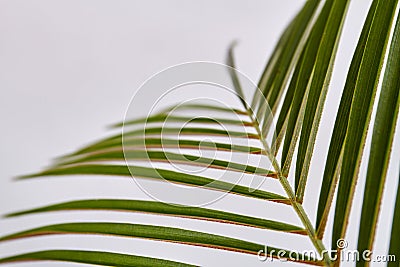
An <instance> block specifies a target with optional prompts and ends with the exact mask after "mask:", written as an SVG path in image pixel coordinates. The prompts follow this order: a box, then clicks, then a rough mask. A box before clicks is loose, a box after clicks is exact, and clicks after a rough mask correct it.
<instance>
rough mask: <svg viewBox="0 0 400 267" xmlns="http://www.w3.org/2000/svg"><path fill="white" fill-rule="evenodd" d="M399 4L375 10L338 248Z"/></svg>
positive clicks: (345, 173) (346, 164)
mask: <svg viewBox="0 0 400 267" xmlns="http://www.w3.org/2000/svg"><path fill="white" fill-rule="evenodd" d="M396 5H397V1H378V4H377V5H376V11H372V12H375V16H374V19H373V21H372V24H371V29H370V31H369V36H368V39H367V43H366V45H365V46H366V47H365V51H366V53H365V55H364V57H363V60H362V62H361V67H360V70H359V73H358V76H357V83H356V86H355V91H354V98H353V102H352V106H351V110H350V115H349V116H350V117H349V125H348V129H347V134H346V140H351V141H349V142H347V141H346V142H345V145H344V152H343V153H344V154H343V164H342V168H341V172H340V180H339V188H338V197H337V204H336V209H335V217H334V225H333V233H332V246H333V247H334V248H336V246H337V244H336V241H337V240H339V239H342V238H344V236H345V233H346V229H347V225H348V218H349V215H350V209H351V204H352V197H353V195H354V189H355V184H356V181H357V177H358V170H359V166H360V161H361V156H362V152H363V148H364V143H365V138H366V135H367V130H368V125H369V121H370V116H371V112H372V108H373V103H374V97H375V92H376V88H377V85H378V81H379V74H380V70H381V67H382V63H383V59H384V55H385V47H386V45H387V42H388V38H389V36H390V35H389V33H390V28H391V24H392V18H393V16H394V14H395V10H396Z"/></svg>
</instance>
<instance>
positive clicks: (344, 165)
mask: <svg viewBox="0 0 400 267" xmlns="http://www.w3.org/2000/svg"><path fill="white" fill-rule="evenodd" d="M349 2H350V1H349V0H326V1H317V0H309V1H307V2H306V3H305V5H304V6H303V8H302V9H301V10H300V11H299V13H298V14H297V15H296V16H295V18H294V19H293V20H292V21H291V23H290V24H289V25H288V26H287V28H286V29H285V31H284V32H283V34H282V36H281V38H280V39H279V41H278V43H277V45H276V47H275V49H274V52H273V54H272V56H271V58H270V60H269V61H268V63H267V65H266V67H265V70H264V72H263V74H262V75H261V78H260V81H259V83H258V87H259V90H256V91H255V92H254V96H253V99H252V102H251V104H248V102H246V99H245V94H244V93H245V92H244V89H245V88H244V87H242V84H241V80H240V75H239V73H238V71H237V70H236V65H235V58H234V46H235V44H233V45H231V47H230V48H229V50H228V54H227V65H228V66H229V67H228V68H227V71H229V74H230V77H231V79H232V84H233V89H234V90H235V92H236V94H237V96H238V98H239V100H240V102H241V104H242V106H243V107H241V108H237V107H232V108H227V107H220V106H214V105H206V104H181V103H177V105H173V106H171V107H168V108H165V109H163V110H160V111H158V112H156V113H154V114H153V115H151V116H149V117H140V118H136V119H132V120H127V121H125V122H119V123H116V124H114V125H112V126H111V128H113V129H114V130H120V131H121V133H117V134H114V135H112V136H110V137H107V138H104V139H101V140H99V141H96V142H94V143H92V144H90V145H88V146H86V147H83V148H81V149H79V150H77V151H75V152H72V153H70V154H67V155H63V156H62V157H59V158H56V159H55V160H54V162H53V164H52V165H51V166H50V167H48V168H46V169H45V170H43V171H41V172H38V173H34V174H30V175H25V176H22V177H19V178H18V180H28V179H29V180H30V179H37V178H43V177H46V178H50V179H54V178H55V177H58V176H70V175H79V177H80V176H82V175H85V176H90V175H92V176H94V175H104V176H113V178H112V179H115V177H122V178H131V177H135V178H137V179H153V180H156V181H159V182H171V183H177V184H181V185H184V186H187V187H190V188H194V187H201V188H202V189H203V190H214V191H222V192H223V193H226V194H236V195H239V196H240V197H241V198H249V199H250V200H251V199H258V200H262V201H265V202H266V203H271V202H274V205H278V206H279V207H290V208H291V211H292V212H293V211H294V213H295V214H296V216H297V217H298V219H299V221H300V222H301V224H302V225H295V224H291V223H287V222H284V221H282V220H274V219H272V217H273V216H271V215H272V214H268V216H271V218H270V217H267V218H261V217H257V216H247V215H243V214H239V213H234V212H227V211H224V210H215V209H207V208H203V207H194V206H184V205H182V204H178V203H161V202H158V201H145V200H135V199H84V200H75V201H69V202H61V203H57V204H51V205H48V206H43V207H39V208H33V209H29V210H24V211H19V212H14V213H11V214H8V215H6V217H7V218H8V217H19V216H23V215H30V214H41V213H47V212H67V211H71V210H82V211H93V210H102V211H119V212H139V213H150V214H154V215H160V216H177V217H182V218H185V219H188V220H201V221H212V222H213V223H217V224H221V225H222V224H236V225H239V226H245V227H249V228H259V229H264V230H272V231H276V232H277V233H276V234H279V235H282V236H292V235H298V236H299V235H300V236H304V237H306V238H308V239H309V241H310V242H311V243H312V244H313V246H314V249H315V251H316V252H317V253H318V255H319V257H318V258H317V257H307V255H304V254H302V253H301V252H299V251H296V250H291V249H288V248H282V249H281V248H275V247H272V246H269V244H267V245H268V247H266V246H265V244H258V243H254V242H252V241H249V240H242V239H238V238H234V237H230V236H223V235H216V234H211V233H206V232H200V231H194V230H188V229H181V228H176V227H166V226H156V225H145V224H130V223H117V222H80V221H78V222H71V223H61V224H60V223H58V224H53V223H48V224H46V225H44V226H41V227H37V228H32V229H28V230H25V231H21V232H18V233H11V234H8V235H6V236H3V237H0V242H6V241H7V242H11V241H12V240H14V239H24V238H30V237H35V236H37V237H39V236H47V235H69V234H90V235H112V236H116V237H125V238H142V239H151V240H157V241H162V242H175V243H180V244H184V245H193V246H203V247H207V248H211V249H223V250H229V251H232V252H235V253H245V254H251V255H258V254H259V253H260V252H262V253H264V255H268V256H271V257H280V258H284V259H286V260H290V261H294V262H298V263H304V264H311V265H320V266H338V265H340V258H339V259H337V260H336V261H335V260H334V259H331V257H330V256H331V255H330V254H329V253H326V251H327V250H328V249H330V248H331V249H337V244H336V241H337V240H339V239H343V238H345V237H346V230H347V228H348V220H349V215H350V212H351V208H352V200H353V195H354V190H355V186H356V182H357V180H358V177H359V176H360V174H359V168H360V164H361V158H362V156H363V153H364V149H363V148H364V146H365V143H366V136H367V130H368V128H369V126H370V124H371V123H370V121H371V114H372V110H373V107H374V103H375V94H376V92H377V91H378V87H379V81H380V79H381V74H382V73H383V74H384V75H383V79H382V86H380V87H381V90H380V95H379V98H378V99H379V100H378V105H377V115H376V118H375V120H374V130H373V133H372V139H371V152H370V155H369V162H368V171H367V175H366V183H365V185H366V187H365V192H364V198H363V209H362V216H361V219H362V222H363V224H361V225H360V232H359V235H358V248H359V249H360V250H364V249H372V245H373V241H374V236H375V228H376V225H377V220H378V216H379V207H380V202H381V199H382V194H383V187H384V184H385V178H386V172H387V169H388V164H389V159H390V155H391V147H392V144H393V138H394V131H395V128H396V127H395V126H396V122H397V115H398V111H399V105H400V94H399V88H400V75H399V73H400V44H399V34H400V30H399V27H400V26H399V24H400V23H399V18H397V23H396V26H395V29H394V31H393V34H392V24H393V21H394V19H395V14H396V12H397V9H398V1H397V0H374V1H373V2H372V4H371V6H370V9H369V12H368V15H367V18H366V20H365V23H364V26H363V29H362V32H361V35H360V37H359V41H358V44H357V47H356V50H355V52H354V55H353V59H352V62H351V65H350V68H349V71H348V74H347V78H346V83H345V86H344V89H343V93H342V98H341V101H340V106H339V109H338V112H337V114H336V121H335V125H334V126H333V127H334V128H333V133H332V135H331V138H330V144H329V150H328V155H327V159H326V164H325V169H324V173H323V174H321V176H320V178H319V177H312V178H313V179H321V180H320V184H321V191H320V194H319V196H318V197H319V201H318V203H315V204H316V206H317V214H316V222H315V223H313V222H312V220H311V219H310V216H309V213H308V212H306V210H305V207H304V205H303V200H304V197H305V196H306V195H307V194H306V193H307V191H306V188H307V181H308V180H309V179H310V178H311V177H310V174H309V169H310V165H311V162H312V157H313V155H314V154H315V143H316V138H317V134H318V130H319V125H320V121H321V117H322V112H323V110H324V107H325V106H326V104H325V100H326V96H327V93H328V91H329V90H330V86H329V85H330V79H331V76H332V71H333V67H334V61H335V57H336V51H337V48H338V46H339V43H340V42H339V41H340V36H341V32H342V27H343V24H344V21H345V19H346V16H347V9H348V6H349ZM392 36H393V38H392ZM389 42H391V45H390V49H389V53H388V59H387V62H386V63H385V55H386V53H387V47H388V44H389ZM175 110H180V111H182V110H184V111H186V112H187V113H186V114H185V115H173V114H172V113H171V112H172V111H175ZM199 111H207V112H212V113H213V114H215V116H213V117H209V116H194V114H198V113H199ZM188 114H189V115H188ZM272 116H273V117H274V118H275V119H276V120H275V122H276V123H275V124H274V120H273V119H272ZM187 121H190V122H191V123H193V124H194V125H195V126H193V125H192V124H190V125H188V126H185V127H177V126H176V125H175V124H176V123H181V122H187ZM160 124H162V126H160ZM216 125H223V126H224V128H223V129H219V128H216V127H215V126H216ZM235 127H236V128H235ZM237 127H240V129H241V130H237ZM271 131H274V132H275V135H274V137H273V138H272V142H269V140H267V136H268V135H269V134H270V133H271ZM182 137H184V138H182ZM204 137H218V138H222V139H223V138H225V139H224V141H220V140H218V141H216V142H211V141H203V138H204ZM227 139H229V141H226V140H227ZM243 141H244V142H246V143H247V144H243ZM250 141H251V142H250ZM253 141H254V142H253ZM255 143H257V144H255ZM166 148H171V149H175V150H177V149H179V152H175V151H174V152H171V151H165V150H164V149H166ZM194 149H195V150H199V151H205V150H211V151H220V152H229V153H231V154H234V155H239V154H240V155H242V156H250V155H251V156H257V157H260V158H262V159H263V160H266V161H268V162H269V164H270V166H264V165H262V166H257V164H248V163H246V162H244V163H243V162H237V161H234V160H232V159H228V160H227V159H222V158H219V156H218V155H217V156H216V157H215V158H212V157H207V156H205V155H203V154H200V155H194V154H192V153H191V150H194ZM182 151H184V152H182ZM143 162H146V163H151V166H146V167H145V166H142V165H141V164H140V163H143ZM292 162H293V163H294V164H292ZM153 163H155V164H158V165H157V166H153V165H152V164H153ZM163 164H164V165H163ZM173 164H179V165H189V166H197V167H202V168H206V169H215V170H216V171H221V170H223V171H226V172H225V173H224V175H225V176H226V177H227V178H228V180H220V179H217V178H213V177H208V176H206V175H205V174H203V173H201V174H198V173H197V174H192V173H189V172H185V171H184V170H180V169H178V170H170V169H169V167H171V166H173ZM165 166H168V167H165ZM234 174H236V175H237V174H246V175H249V176H251V177H253V178H254V177H258V178H261V179H262V180H263V181H264V180H268V181H271V182H275V183H277V184H278V185H280V187H281V189H283V191H284V193H285V194H282V193H277V192H273V190H272V189H271V190H270V189H264V188H261V187H258V188H256V187H254V186H251V185H242V184H239V183H237V182H236V181H234V179H233V177H234ZM107 178H108V179H110V177H107ZM292 184H293V186H292ZM337 185H338V190H337V200H336V206H334V207H332V205H333V203H334V195H335V192H336V187H337ZM399 195H400V193H398V197H397V204H396V208H395V213H394V214H395V215H394V220H393V230H392V239H391V246H390V253H393V254H396V253H397V255H398V252H399V246H400V245H399V242H398V238H396V237H395V236H396V235H397V234H398V231H399V230H398V229H399V227H398V224H399V223H398V221H399V213H400V212H399V203H398V202H399ZM333 209H335V214H334V220H333V229H332V245H331V246H327V242H326V240H325V239H324V233H325V231H326V230H327V229H326V226H327V221H328V217H329V214H330V211H331V210H333ZM286 211H287V209H282V212H281V215H283V216H284V215H286V214H285V212H286ZM289 245H290V244H288V246H289ZM265 250H266V251H265ZM277 251H283V253H281V254H279V255H276V252H277ZM39 260H51V261H67V262H75V263H83V264H93V265H103V266H194V265H189V264H186V263H178V262H175V261H170V260H164V259H155V258H148V257H143V256H139V255H127V254H118V253H114V252H106V251H78V250H48V251H37V252H32V253H26V254H20V255H17V256H12V257H7V258H4V259H0V264H2V263H12V262H20V261H39ZM190 264H195V265H198V264H201V263H198V262H196V263H190ZM357 264H358V265H359V266H365V265H367V263H366V262H363V261H360V262H358V263H357Z"/></svg>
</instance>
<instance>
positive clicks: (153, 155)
mask: <svg viewBox="0 0 400 267" xmlns="http://www.w3.org/2000/svg"><path fill="white" fill-rule="evenodd" d="M125 160H127V161H129V162H132V161H140V160H142V161H143V160H144V161H155V162H157V161H158V162H168V163H180V164H187V165H195V166H205V167H208V168H215V169H223V170H231V171H236V172H244V173H251V174H259V175H263V176H269V177H275V176H276V175H275V173H274V172H273V171H269V170H266V169H263V168H258V167H255V166H251V165H244V164H240V163H235V162H229V161H225V160H219V159H212V158H206V157H201V156H195V155H189V154H178V153H173V152H166V151H151V150H139V149H137V150H127V149H124V151H121V150H120V151H103V152H99V153H95V154H89V155H85V156H83V157H79V158H76V159H72V160H68V161H62V162H60V163H59V164H58V165H57V166H62V165H67V164H77V163H88V162H98V161H122V162H125Z"/></svg>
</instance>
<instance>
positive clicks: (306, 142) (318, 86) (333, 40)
mask: <svg viewBox="0 0 400 267" xmlns="http://www.w3.org/2000/svg"><path fill="white" fill-rule="evenodd" d="M328 2H329V1H328ZM328 2H327V4H328ZM332 2H333V3H332V7H331V8H330V12H329V15H328V17H327V18H326V20H327V21H326V24H325V22H322V21H319V20H317V22H316V24H315V26H316V29H318V28H319V27H318V26H319V23H321V22H322V23H321V24H322V25H321V28H322V26H323V27H324V28H323V34H322V35H321V40H320V43H319V47H318V52H317V55H316V58H315V63H314V70H313V75H312V79H311V82H310V83H311V84H310V85H309V86H310V89H309V90H310V92H309V94H308V98H307V105H306V109H305V114H307V115H306V116H305V117H304V122H303V125H302V128H301V136H300V142H299V149H298V153H297V161H296V174H295V184H297V185H298V187H297V190H296V197H297V199H298V201H299V202H302V201H303V198H304V191H305V188H306V184H307V177H308V170H309V167H310V163H311V157H312V154H313V151H314V144H315V139H316V137H317V132H318V128H319V123H320V120H321V115H322V110H323V108H324V104H325V98H326V94H327V91H328V86H329V83H330V79H331V75H332V68H333V63H334V60H335V56H336V50H337V47H338V43H339V39H340V34H341V32H342V26H343V23H344V19H345V16H346V13H347V7H348V4H349V1H348V0H334V1H333V0H332ZM324 8H328V6H327V5H326V6H325V7H324ZM322 14H324V10H323V11H322V12H321V15H322ZM321 18H324V17H321ZM324 24H325V25H324ZM316 31H318V30H316ZM314 49H315V48H314Z"/></svg>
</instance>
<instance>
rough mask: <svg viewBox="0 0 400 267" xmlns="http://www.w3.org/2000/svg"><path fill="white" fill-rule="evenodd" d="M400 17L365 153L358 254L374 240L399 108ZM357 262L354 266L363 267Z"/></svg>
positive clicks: (362, 264)
mask: <svg viewBox="0 0 400 267" xmlns="http://www.w3.org/2000/svg"><path fill="white" fill-rule="evenodd" d="M399 74H400V17H398V19H397V23H396V26H395V29H394V35H393V39H392V44H391V47H390V50H389V55H388V59H387V65H386V70H385V76H384V78H383V82H382V89H381V93H380V97H379V103H378V108H377V111H376V118H375V123H374V130H373V134H372V141H371V151H370V154H369V162H368V171H367V178H366V183H365V189H364V200H363V207H362V213H361V220H360V221H361V223H360V230H359V234H358V251H365V250H371V251H372V246H373V242H374V237H375V230H376V229H375V228H376V224H377V221H378V216H379V209H380V204H381V199H382V194H383V187H384V184H385V180H386V173H387V168H388V165H389V159H390V152H391V147H392V143H393V136H394V132H395V129H396V121H397V115H398V112H399V107H400V93H399V90H400V75H399ZM364 264H365V261H364V259H361V260H360V261H359V262H357V266H364Z"/></svg>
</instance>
